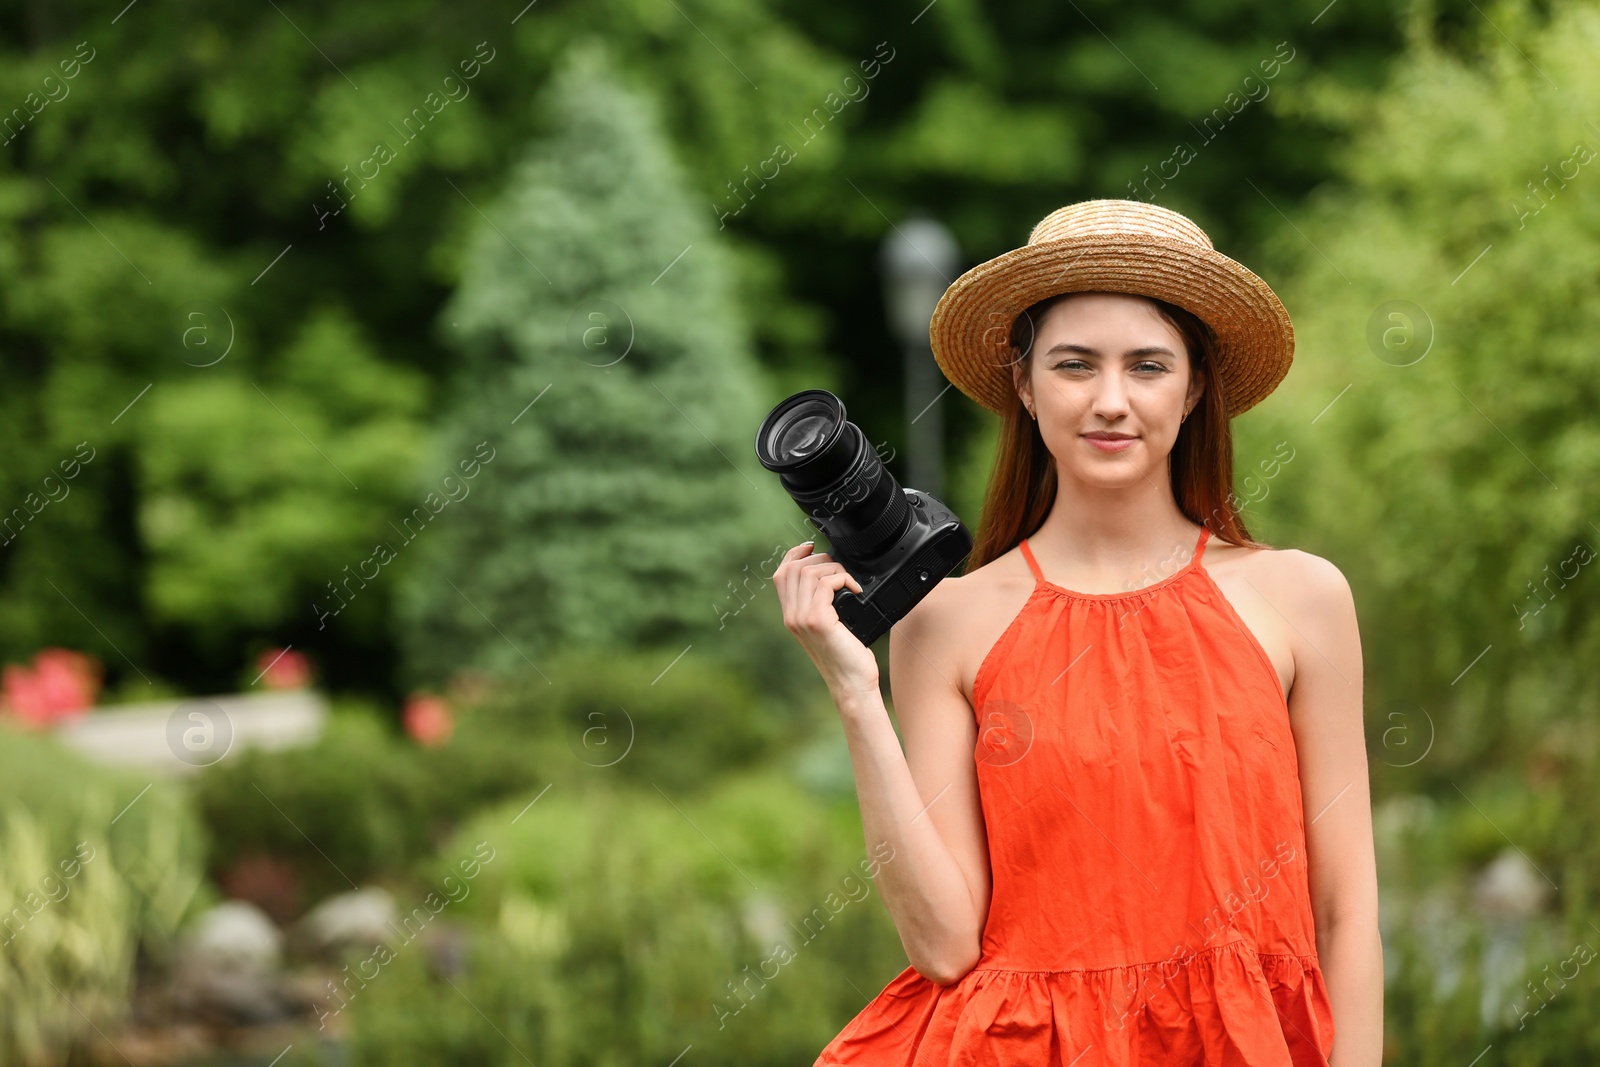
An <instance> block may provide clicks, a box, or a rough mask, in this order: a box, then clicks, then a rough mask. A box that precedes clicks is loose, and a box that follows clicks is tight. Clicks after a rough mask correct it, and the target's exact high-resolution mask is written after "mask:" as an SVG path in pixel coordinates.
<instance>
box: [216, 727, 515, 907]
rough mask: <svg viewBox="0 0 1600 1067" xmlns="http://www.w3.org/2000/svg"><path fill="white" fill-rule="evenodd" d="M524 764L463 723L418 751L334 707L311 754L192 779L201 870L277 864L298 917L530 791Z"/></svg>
mask: <svg viewBox="0 0 1600 1067" xmlns="http://www.w3.org/2000/svg"><path fill="white" fill-rule="evenodd" d="M528 757H529V753H528V752H527V751H526V750H525V749H522V748H518V747H516V746H514V745H511V744H509V743H508V742H507V739H506V738H504V737H503V736H500V735H498V734H490V733H487V732H485V731H482V730H479V729H476V728H475V724H473V723H471V722H469V723H467V724H465V725H464V726H463V728H461V729H460V730H458V732H457V734H456V736H454V737H453V738H452V739H451V741H450V743H448V744H445V745H443V746H440V747H438V748H432V749H423V748H419V747H418V746H417V745H416V744H415V743H414V742H412V741H411V740H410V739H409V738H407V737H404V736H402V735H400V734H399V733H397V732H396V731H395V730H394V729H393V728H392V727H390V726H389V725H387V724H386V723H384V722H382V721H381V720H380V719H379V717H378V716H377V715H376V713H374V712H372V711H370V710H368V709H365V708H361V707H359V706H357V707H345V708H342V709H341V710H339V711H336V712H335V713H334V714H333V715H332V716H330V718H329V721H328V725H327V727H326V729H325V730H324V732H323V735H322V737H320V738H319V739H318V740H317V742H316V743H315V744H313V745H311V746H308V747H306V748H297V749H286V750H280V751H273V752H269V751H265V750H262V749H246V750H245V751H243V752H241V753H239V754H238V755H237V756H236V757H234V758H232V759H229V760H226V761H223V762H219V763H217V764H214V765H212V766H211V767H208V768H207V769H206V770H205V772H203V774H202V775H201V776H200V778H199V783H198V786H197V796H198V799H199V804H200V809H201V812H202V814H203V816H204V818H205V822H206V825H207V827H208V829H209V830H210V836H211V851H210V863H211V866H212V869H213V871H218V872H221V871H225V870H227V869H228V868H229V867H231V866H232V865H233V864H235V863H237V862H238V861H240V860H242V859H247V858H257V857H263V856H265V857H271V858H273V859H276V860H278V861H281V862H284V863H287V864H289V866H290V867H291V869H292V870H293V871H294V872H295V874H296V876H297V879H298V884H299V886H300V887H301V899H300V900H299V901H298V903H299V905H300V906H302V907H304V906H309V905H310V904H312V903H315V902H316V901H317V900H318V899H320V898H322V897H324V896H327V895H329V894H332V893H337V892H343V891H346V890H348V889H349V888H350V887H351V883H355V884H358V885H359V884H361V883H362V882H364V881H367V880H369V879H371V878H373V877H374V876H378V875H386V876H390V877H393V876H403V875H404V874H405V873H406V872H407V871H409V869H410V868H411V866H412V864H413V863H415V861H416V860H418V859H419V858H421V857H423V856H425V855H427V854H429V853H430V852H431V851H432V850H433V849H434V848H435V847H436V846H437V844H438V842H439V841H440V840H442V839H443V836H444V835H445V834H446V833H448V832H449V830H450V828H451V827H452V826H453V824H454V823H455V821H456V820H458V819H460V818H461V817H462V816H464V815H465V814H466V812H468V811H469V810H471V809H472V808H473V807H475V806H476V805H478V804H480V803H482V802H484V801H486V800H490V799H493V798H496V797H499V796H503V795H504V794H506V793H508V792H510V791H512V790H515V789H521V788H525V787H527V786H528V785H529V784H530V783H532V782H534V781H536V780H538V779H539V777H540V772H539V770H538V768H537V766H536V764H535V763H534V762H533V761H532V760H530V759H529V758H528Z"/></svg>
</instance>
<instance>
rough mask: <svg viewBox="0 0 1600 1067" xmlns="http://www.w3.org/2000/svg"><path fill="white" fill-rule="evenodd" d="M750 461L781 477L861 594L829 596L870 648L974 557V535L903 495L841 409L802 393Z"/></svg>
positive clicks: (786, 405)
mask: <svg viewBox="0 0 1600 1067" xmlns="http://www.w3.org/2000/svg"><path fill="white" fill-rule="evenodd" d="M756 457H757V458H758V459H759V460H760V461H761V465H762V466H763V467H765V468H767V470H769V471H772V472H773V473H775V474H777V475H778V478H779V480H780V481H781V482H782V483H783V487H784V489H785V490H787V491H788V493H789V495H790V496H791V497H793V498H794V502H795V503H796V504H798V505H800V508H801V510H802V511H804V512H805V513H806V517H807V519H808V520H809V521H810V523H811V525H813V526H815V527H816V528H817V530H818V532H820V533H822V534H823V535H824V536H826V537H827V539H828V543H829V545H830V546H831V548H832V553H831V554H832V556H833V558H834V559H835V560H836V561H837V562H839V563H841V564H843V565H844V568H845V570H846V571H848V572H849V573H850V575H851V576H852V577H854V578H855V580H856V581H857V582H858V583H859V584H860V585H861V592H860V594H859V595H858V594H857V593H855V592H853V591H852V590H849V589H838V590H835V591H834V594H833V606H834V610H835V611H837V612H838V613H839V620H840V621H841V622H843V623H844V624H845V626H846V627H847V628H848V629H849V630H850V632H851V633H853V634H855V635H856V636H857V637H858V638H860V639H861V642H862V643H863V644H866V645H871V644H872V643H873V642H874V641H876V640H877V639H878V638H879V637H880V636H882V635H883V634H884V633H886V632H888V630H889V628H890V627H891V626H893V625H894V624H895V623H896V622H898V621H899V620H900V619H902V618H904V617H905V616H906V615H907V614H908V613H909V612H910V611H911V609H912V608H913V607H915V606H916V604H917V602H918V601H919V600H921V599H922V598H923V597H924V596H927V594H928V590H930V589H932V588H933V587H934V585H935V584H936V583H938V581H939V580H940V579H942V578H944V577H945V576H946V575H948V574H949V573H950V572H951V571H952V570H953V569H955V566H956V564H958V563H960V562H961V561H962V560H964V559H966V558H967V555H968V554H969V553H971V551H972V535H971V534H969V533H968V532H967V528H966V527H965V526H963V525H961V520H959V519H957V518H956V516H955V514H954V513H953V512H952V511H951V510H950V509H949V508H947V507H945V506H944V505H943V504H941V503H940V502H939V501H937V500H935V499H934V498H933V497H931V496H929V495H928V494H927V493H923V492H919V491H918V490H916V489H902V488H901V487H900V483H899V482H897V481H895V479H894V475H892V474H890V473H889V470H888V468H887V467H885V466H884V465H883V461H882V460H881V459H879V458H878V454H877V453H876V452H875V451H873V450H872V449H871V448H869V447H867V439H866V436H865V435H864V434H863V433H862V432H861V429H860V427H858V426H857V425H856V424H855V423H853V422H851V421H849V420H848V419H847V418H845V413H844V404H842V403H840V401H839V398H838V397H836V396H834V395H833V394H832V393H830V392H828V391H827V390H826V389H807V390H805V391H803V392H799V393H796V394H794V395H793V396H791V397H789V399H787V400H785V401H783V402H782V403H781V404H779V405H778V406H777V407H775V408H773V409H772V412H771V414H769V415H768V416H767V417H766V419H765V420H763V421H762V423H761V429H760V430H758V431H757V432H756Z"/></svg>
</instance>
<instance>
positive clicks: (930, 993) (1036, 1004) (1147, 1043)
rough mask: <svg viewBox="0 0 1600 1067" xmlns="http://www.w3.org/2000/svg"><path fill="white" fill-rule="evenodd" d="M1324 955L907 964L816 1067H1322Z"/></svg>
mask: <svg viewBox="0 0 1600 1067" xmlns="http://www.w3.org/2000/svg"><path fill="white" fill-rule="evenodd" d="M1332 1048H1333V1012H1332V1008H1331V1005H1330V1003H1329V1001H1328V995H1327V990H1326V988H1325V987H1324V984H1323V979H1322V972H1321V970H1320V968H1319V966H1318V963H1317V958H1316V957H1315V956H1314V955H1313V956H1295V955H1282V954H1270V953H1259V952H1257V951H1256V950H1255V949H1254V948H1253V947H1252V946H1251V944H1250V943H1249V942H1247V941H1233V942H1230V943H1228V944H1224V945H1218V946H1214V947H1211V948H1207V949H1204V950H1201V951H1199V952H1196V953H1193V954H1191V955H1189V956H1185V957H1181V958H1179V957H1175V958H1173V959H1170V960H1165V961H1158V962H1154V963H1142V964H1135V965H1132V966H1127V967H1108V968H1102V969H1097V970H1074V971H1023V970H1005V969H1000V968H988V967H985V966H983V965H982V964H981V963H980V964H979V966H978V967H976V968H974V969H973V970H971V971H969V972H967V974H966V975H964V976H963V977H962V978H961V979H960V980H959V981H957V982H955V983H953V984H951V985H948V986H941V985H938V984H937V983H935V982H932V981H930V980H929V979H927V978H924V977H923V976H922V975H921V974H919V973H918V972H917V971H916V970H915V969H914V968H911V967H907V968H906V969H905V970H904V971H902V972H900V974H899V975H897V976H896V977H895V978H894V980H893V981H891V982H890V983H889V984H888V986H887V987H885V988H884V990H883V992H882V993H880V994H879V995H878V996H877V997H875V998H874V999H873V1000H872V1001H871V1002H869V1003H868V1004H867V1005H866V1007H864V1008H863V1009H862V1010H861V1012H860V1013H859V1014H857V1016H856V1017H855V1018H854V1019H853V1020H851V1021H850V1023H849V1024H848V1025H847V1026H846V1027H845V1028H844V1029H843V1030H842V1031H841V1032H840V1033H839V1035H838V1036H837V1037H836V1038H834V1040H833V1041H832V1042H830V1043H829V1044H828V1046H827V1047H826V1048H824V1049H823V1050H822V1052H821V1054H820V1055H819V1056H818V1057H817V1059H816V1062H815V1064H814V1065H813V1067H832V1065H852V1064H872V1065H873V1067H891V1065H903V1067H1069V1065H1070V1067H1136V1065H1137V1067H1147V1065H1149V1067H1153V1065H1156V1064H1160V1065H1161V1067H1185V1065H1193V1067H1202V1065H1204V1067H1326V1064H1327V1062H1328V1059H1327V1057H1328V1053H1329V1052H1331V1051H1332Z"/></svg>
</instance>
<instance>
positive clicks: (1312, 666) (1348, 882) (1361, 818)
mask: <svg viewBox="0 0 1600 1067" xmlns="http://www.w3.org/2000/svg"><path fill="white" fill-rule="evenodd" d="M1286 555H1289V554H1288V553H1286ZM1292 555H1293V556H1294V557H1295V558H1294V565H1293V570H1294V571H1296V572H1297V573H1295V574H1293V575H1291V576H1289V577H1290V578H1291V580H1290V581H1288V582H1285V583H1282V584H1281V585H1280V589H1279V591H1277V595H1275V596H1274V597H1273V599H1274V600H1277V601H1280V602H1282V603H1284V605H1285V607H1284V611H1285V613H1286V615H1287V616H1288V617H1289V618H1290V619H1292V621H1293V629H1294V630H1295V632H1296V633H1295V645H1294V659H1295V674H1294V685H1293V687H1292V688H1291V689H1290V693H1289V721H1290V724H1291V727H1292V729H1293V731H1294V736H1295V749H1296V753H1297V756H1298V759H1299V764H1300V792H1301V801H1302V805H1303V808H1304V811H1305V820H1306V851H1307V863H1308V865H1309V871H1310V875H1309V876H1310V889H1311V906H1312V912H1313V915H1314V918H1315V922H1316V930H1317V956H1318V959H1319V960H1320V961H1321V966H1322V974H1323V978H1324V980H1325V981H1326V982H1327V986H1328V999H1329V1001H1330V1002H1331V1004H1332V1006H1333V1029H1334V1039H1333V1054H1332V1056H1331V1057H1330V1058H1329V1063H1330V1064H1331V1067H1378V1065H1379V1064H1380V1063H1381V1062H1382V1059H1383V944H1382V941H1381V940H1380V938H1379V936H1378V876H1377V862H1376V859H1375V856H1374V849H1373V841H1372V800H1371V794H1370V792H1369V789H1368V783H1367V746H1366V737H1365V734H1364V732H1363V729H1362V685H1363V682H1362V663H1361V634H1360V631H1359V628H1358V626H1357V622H1356V610H1355V601H1354V598H1353V597H1352V596H1351V593H1350V586H1349V584H1348V583H1347V582H1346V581H1345V578H1344V575H1343V574H1342V573H1340V571H1339V569H1338V568H1337V567H1335V566H1334V565H1333V564H1332V563H1330V562H1328V561H1327V560H1325V559H1322V558H1320V557H1318V556H1313V555H1310V554H1309V553H1303V552H1295V553H1292Z"/></svg>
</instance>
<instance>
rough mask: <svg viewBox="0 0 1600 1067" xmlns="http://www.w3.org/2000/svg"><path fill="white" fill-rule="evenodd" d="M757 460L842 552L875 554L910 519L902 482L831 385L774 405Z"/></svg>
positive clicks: (857, 555) (760, 434)
mask: <svg viewBox="0 0 1600 1067" xmlns="http://www.w3.org/2000/svg"><path fill="white" fill-rule="evenodd" d="M756 457H757V458H758V459H759V460H760V461H761V465H762V466H764V467H766V468H767V469H768V470H770V471H772V472H774V473H775V474H777V475H778V477H779V480H780V481H781V482H782V483H783V487H784V489H785V490H787V491H788V493H789V495H790V496H791V497H793V498H794V501H795V503H796V504H798V505H800V507H801V509H802V510H804V511H805V512H806V514H807V515H809V516H810V517H811V520H812V524H813V525H815V526H816V527H817V529H818V530H820V531H821V532H822V533H823V534H825V535H826V536H827V538H828V541H829V542H830V544H831V545H832V547H833V548H834V549H835V552H836V554H838V555H843V556H849V557H853V558H856V559H867V558H871V557H872V556H873V555H875V554H877V553H878V552H880V551H882V550H883V549H885V548H886V547H887V546H889V545H892V544H893V543H894V542H895V540H896V539H897V538H898V537H899V536H900V534H901V533H902V532H904V530H905V528H906V526H907V524H908V523H910V521H911V507H910V505H909V504H908V503H907V502H906V495H905V493H904V492H902V491H901V489H900V484H899V483H898V482H896V481H895V479H894V476H893V475H892V474H890V473H889V470H888V468H887V467H885V466H884V465H883V461H882V460H881V459H879V458H878V454H877V453H876V452H874V451H873V450H872V449H870V448H868V447H867V439H866V436H865V435H864V434H862V432H861V430H860V428H859V427H858V426H856V425H855V423H853V422H851V421H849V419H848V418H846V417H845V410H844V405H843V404H842V403H840V401H839V398H838V397H836V396H834V395H833V394H832V393H830V392H828V391H827V390H825V389H807V390H805V391H804V392H800V393H796V394H795V395H793V396H791V397H789V398H788V399H787V400H785V401H783V402H782V403H780V404H779V405H778V406H777V407H775V408H773V409H772V412H771V413H770V414H769V415H768V416H767V417H766V419H765V420H763V421H762V423H761V429H760V430H758V431H757V433H756Z"/></svg>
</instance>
